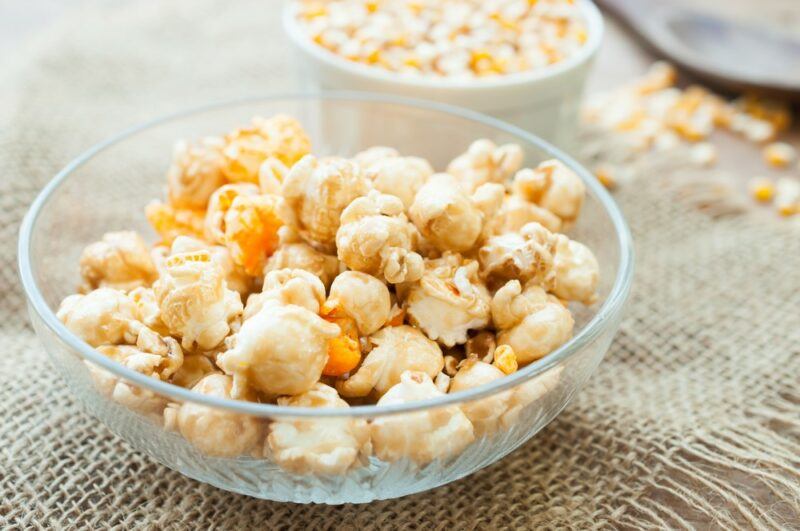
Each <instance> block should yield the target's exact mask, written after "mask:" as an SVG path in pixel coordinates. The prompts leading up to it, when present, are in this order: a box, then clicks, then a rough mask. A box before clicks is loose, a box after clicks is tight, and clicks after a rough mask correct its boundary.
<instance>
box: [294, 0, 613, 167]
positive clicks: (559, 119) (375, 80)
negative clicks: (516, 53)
mask: <svg viewBox="0 0 800 531" xmlns="http://www.w3.org/2000/svg"><path fill="white" fill-rule="evenodd" d="M578 4H579V5H580V8H581V11H582V12H583V16H584V18H585V21H586V26H587V33H588V39H587V41H586V43H585V44H584V45H583V47H581V49H580V50H579V51H578V52H577V53H576V54H574V55H572V56H571V57H568V58H567V59H565V60H563V61H560V62H558V63H555V64H553V65H550V66H547V67H544V68H539V69H535V70H531V71H529V72H520V73H515V74H508V75H504V76H495V77H491V78H481V79H476V80H466V81H465V80H448V79H446V78H434V77H425V76H412V75H407V74H399V73H396V72H392V71H390V70H386V69H383V68H379V67H372V66H367V65H364V64H361V63H357V62H354V61H348V60H347V59H345V58H343V57H341V56H339V55H337V54H335V53H333V52H331V51H329V50H327V49H325V48H323V47H322V46H319V45H318V44H315V43H314V42H313V41H312V40H311V39H310V38H309V36H308V34H307V33H306V32H305V30H304V29H303V27H302V26H301V25H300V24H299V23H298V21H297V17H296V10H297V6H298V4H297V3H296V2H289V3H287V4H286V7H285V8H284V12H283V26H284V29H285V31H286V33H287V34H288V36H289V38H290V40H291V41H292V43H293V44H294V46H295V48H296V50H297V51H298V54H299V56H300V60H299V61H298V64H299V66H300V74H301V76H302V77H303V82H304V83H303V86H305V87H309V88H311V89H314V90H321V89H338V90H359V91H370V92H383V93H389V94H396V95H400V96H408V97H413V98H419V99H427V100H434V101H439V102H442V103H448V104H450V105H458V106H460V107H466V108H468V109H472V110H475V111H479V112H482V113H486V114H490V115H492V116H495V117H497V118H500V119H501V120H505V121H507V122H510V123H513V124H515V125H517V126H519V127H521V128H523V129H526V130H527V131H530V132H532V133H534V134H536V135H538V136H540V137H542V138H544V139H545V140H548V141H550V142H552V143H553V144H555V145H556V146H558V147H560V148H562V149H565V150H567V151H570V150H571V148H572V147H573V146H572V144H573V140H574V136H575V131H576V128H577V123H578V107H579V104H580V99H581V94H582V93H583V89H584V86H585V84H586V78H587V75H588V73H589V68H590V66H591V64H592V61H593V59H594V57H595V56H596V55H597V51H598V49H599V47H600V43H601V41H602V37H603V17H602V15H601V14H600V12H599V11H598V10H597V8H596V7H595V5H594V4H593V3H592V2H590V1H589V0H578Z"/></svg>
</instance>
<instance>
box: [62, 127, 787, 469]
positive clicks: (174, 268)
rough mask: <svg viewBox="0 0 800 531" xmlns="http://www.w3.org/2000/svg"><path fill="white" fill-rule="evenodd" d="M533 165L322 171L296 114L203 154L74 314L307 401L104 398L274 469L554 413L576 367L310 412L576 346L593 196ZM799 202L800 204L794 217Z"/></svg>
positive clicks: (203, 386)
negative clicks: (578, 227)
mask: <svg viewBox="0 0 800 531" xmlns="http://www.w3.org/2000/svg"><path fill="white" fill-rule="evenodd" d="M461 149H463V146H458V147H457V149H454V150H453V152H454V153H458V152H459V151H460V150H461ZM344 155H348V154H344ZM523 162H524V161H523V152H522V149H521V148H520V146H518V145H515V144H503V145H497V144H495V143H494V142H492V141H490V140H488V139H482V140H478V141H476V142H474V143H472V144H471V145H470V146H469V147H468V148H467V149H466V151H463V152H462V154H460V155H457V156H456V157H455V158H454V159H453V160H452V162H450V163H449V164H447V165H444V167H445V168H446V169H447V170H446V172H440V173H436V171H435V170H434V168H433V167H432V166H431V164H430V163H429V162H428V161H426V160H425V159H423V158H420V157H416V156H413V155H405V154H404V155H401V154H400V152H399V151H397V150H396V149H394V148H392V147H386V146H376V147H371V148H369V149H366V150H364V151H361V152H358V153H356V154H355V155H353V154H349V156H340V157H320V158H317V157H316V156H315V155H313V154H311V146H310V140H309V138H308V136H307V135H306V134H305V132H303V131H302V129H301V128H300V125H299V123H298V122H296V121H295V120H293V119H292V118H289V117H286V116H279V117H275V118H255V119H253V121H252V122H251V123H250V124H249V125H247V126H245V127H242V128H240V129H237V130H235V131H234V132H232V133H229V134H227V135H222V136H219V137H209V138H206V139H203V140H201V141H199V142H196V143H186V142H181V143H179V144H178V146H177V147H176V150H175V155H174V158H173V161H172V164H171V165H170V167H169V168H168V169H167V182H168V186H167V194H166V198H165V200H164V201H159V200H155V201H153V202H151V203H150V204H149V205H148V206H147V207H146V209H145V214H146V217H147V219H148V220H149V221H150V222H151V225H152V226H153V229H154V231H155V233H156V235H157V237H156V239H155V241H154V242H153V243H152V244H148V243H146V242H147V240H146V239H145V238H144V237H143V236H140V235H139V234H137V233H135V232H128V231H113V232H109V233H107V234H105V235H103V236H102V237H101V238H100V239H99V241H97V242H95V243H91V244H89V245H88V246H87V247H86V249H85V250H84V252H83V254H82V255H81V259H80V273H81V283H80V286H79V294H76V295H70V296H68V297H66V298H65V299H64V300H63V301H62V303H61V306H60V308H59V310H58V318H59V319H60V320H61V321H62V322H63V323H64V325H65V326H66V327H67V328H68V329H69V330H70V331H72V332H73V333H74V334H75V335H77V336H78V337H79V338H81V339H82V340H83V341H85V342H86V343H88V344H89V345H90V346H92V347H94V348H95V349H96V350H97V351H98V352H99V353H100V354H101V355H103V356H105V357H107V358H108V359H109V360H111V361H112V362H114V363H117V364H119V365H121V366H123V367H126V368H127V369H129V370H132V371H135V372H137V373H140V374H141V375H143V376H145V377H147V378H152V379H153V381H159V382H166V383H169V384H172V385H176V386H180V387H183V388H186V389H191V390H192V391H193V392H195V393H197V394H198V395H204V396H206V397H212V398H214V399H223V400H239V401H248V402H259V403H270V404H276V405H278V406H281V407H285V409H286V414H285V415H276V416H275V418H272V419H267V418H258V417H252V416H248V415H243V414H239V413H236V412H235V411H232V410H230V409H225V408H214V407H210V406H207V405H203V404H201V403H199V402H193V401H191V400H190V401H186V402H184V403H175V402H170V401H169V400H168V399H167V398H166V397H164V396H161V395H159V394H158V393H155V392H153V391H150V390H149V389H145V388H140V387H139V386H137V385H134V384H133V383H131V382H129V381H127V380H126V379H124V378H122V377H119V376H117V375H115V374H112V373H111V372H109V371H107V370H105V369H101V368H100V367H98V366H95V365H94V364H92V363H90V362H87V366H88V369H89V372H90V375H91V377H92V380H93V381H94V383H95V386H96V388H97V389H98V391H99V392H100V393H102V394H103V395H104V396H106V397H108V398H109V399H110V400H112V401H114V402H115V403H116V404H118V405H120V406H124V407H126V408H128V409H130V410H131V411H134V412H136V413H137V414H140V415H143V416H145V417H147V418H148V419H152V420H155V421H156V422H159V423H162V424H163V425H164V426H165V428H166V429H169V430H172V431H174V432H175V433H177V434H179V435H180V436H182V437H183V439H185V440H186V441H188V443H190V444H192V445H193V446H194V447H195V448H196V449H197V450H198V451H199V452H201V453H203V454H206V455H210V456H216V457H223V458H227V457H230V458H232V457H237V456H240V455H253V456H256V457H259V458H264V459H270V460H272V461H274V462H275V463H276V464H278V465H279V466H281V467H283V468H285V469H287V470H289V471H291V472H294V473H300V474H347V473H350V471H352V470H353V469H355V468H358V467H360V466H364V465H365V464H367V463H369V462H370V461H371V460H374V459H379V460H383V461H397V460H407V461H409V462H410V463H411V464H414V465H424V464H426V463H428V462H430V461H433V460H437V459H447V458H449V457H452V456H455V455H457V454H458V453H460V452H461V451H462V450H464V449H465V448H466V447H467V446H469V445H470V444H471V443H472V441H473V440H474V439H475V438H476V437H492V436H494V435H495V434H496V433H497V432H499V431H502V430H504V429H508V428H509V427H510V426H511V425H513V423H514V422H516V421H517V419H519V418H521V417H522V415H523V414H524V413H525V412H526V411H528V410H529V409H531V408H533V407H534V406H535V405H536V404H538V403H539V402H540V401H542V400H544V398H545V397H546V395H547V394H548V393H549V392H551V391H552V390H553V389H555V388H556V384H557V383H558V381H559V379H560V367H556V368H555V369H558V371H559V372H554V371H555V369H552V370H550V371H548V373H545V374H544V375H540V376H539V377H538V378H537V379H536V380H531V381H524V382H522V383H521V384H520V385H518V386H517V387H515V388H511V389H507V390H504V391H502V392H499V393H494V394H491V395H488V396H485V397H482V398H480V399H476V400H470V401H463V402H459V403H457V404H454V405H449V406H446V407H438V408H426V409H423V410H420V411H418V412H413V413H403V414H399V415H394V416H381V415H377V416H375V417H371V418H369V419H367V418H364V419H361V418H359V417H353V416H342V417H326V416H325V413H321V415H322V416H313V415H312V416H303V415H300V416H292V414H291V409H292V408H297V407H302V408H320V411H321V412H323V411H330V410H331V409H333V410H338V411H342V410H346V409H347V408H349V407H351V406H357V405H358V406H360V405H365V404H378V405H391V404H408V403H412V402H414V401H416V400H428V399H436V398H437V397H441V396H443V395H445V394H452V393H462V392H469V391H470V390H473V389H476V388H478V387H480V386H484V385H491V384H492V382H496V381H497V380H500V379H502V378H504V377H505V376H506V375H509V374H512V373H514V372H516V371H517V370H519V369H520V368H521V367H524V366H525V365H527V364H530V363H532V362H534V361H535V360H537V359H539V358H542V357H544V356H546V355H548V354H549V353H551V352H552V351H554V350H556V349H557V348H558V347H560V346H561V345H563V344H564V343H566V342H567V341H569V339H570V338H571V337H572V332H573V327H574V320H573V318H572V314H571V312H570V309H569V308H568V307H567V306H566V304H567V303H568V302H569V301H574V302H575V303H582V304H593V303H594V302H595V301H596V300H597V299H598V298H599V295H598V293H597V291H598V282H599V278H600V272H599V266H598V262H597V259H596V258H595V256H594V254H593V253H592V252H591V250H590V249H589V248H588V247H587V246H585V245H583V244H582V243H579V242H578V241H575V240H572V239H570V238H569V237H568V236H566V235H565V234H562V233H561V232H560V231H561V230H562V229H563V227H565V226H569V225H571V224H574V223H575V221H576V219H577V216H578V215H579V212H580V210H581V207H582V204H583V200H584V195H585V187H584V186H583V183H582V182H581V181H580V179H579V178H578V177H577V176H576V175H575V174H574V173H572V171H571V170H570V169H569V168H568V167H566V166H564V165H562V164H560V163H558V162H555V161H547V162H543V163H541V164H539V165H538V166H537V167H536V168H533V169H529V168H524V167H523ZM796 196H797V194H795V190H794V189H791V187H788V186H786V185H782V187H781V188H780V190H779V197H780V200H781V201H783V202H785V203H786V204H787V205H795V204H796ZM787 208H790V206H787ZM791 208H794V207H793V206H792V207H791Z"/></svg>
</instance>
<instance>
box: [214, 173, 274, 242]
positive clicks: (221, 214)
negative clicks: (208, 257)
mask: <svg viewBox="0 0 800 531" xmlns="http://www.w3.org/2000/svg"><path fill="white" fill-rule="evenodd" d="M259 193H260V190H259V189H258V186H256V185H254V184H252V183H236V184H226V185H224V186H220V187H219V188H217V189H216V190H215V191H214V193H212V194H211V198H210V199H209V201H208V208H207V209H206V214H205V219H204V220H203V238H204V239H206V240H208V241H210V242H213V243H218V244H221V245H224V244H225V226H226V225H225V214H226V213H227V212H228V210H229V209H230V208H231V205H233V200H234V199H236V198H237V197H239V196H254V195H258V194H259Z"/></svg>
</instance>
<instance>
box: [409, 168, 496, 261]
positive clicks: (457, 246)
mask: <svg viewBox="0 0 800 531" xmlns="http://www.w3.org/2000/svg"><path fill="white" fill-rule="evenodd" d="M408 215H409V217H410V218H411V221H413V222H414V225H416V227H417V229H419V232H420V233H421V234H422V235H423V236H424V237H425V238H426V239H427V240H428V241H429V242H430V243H431V244H432V245H434V246H435V247H436V248H437V249H439V250H441V251H458V252H462V251H468V250H469V249H471V248H472V247H473V246H474V245H475V243H476V242H477V241H478V237H479V236H480V234H481V229H482V227H483V217H484V216H483V212H482V211H481V210H480V209H479V208H478V207H477V206H476V205H475V203H473V201H472V199H471V198H470V197H469V196H468V195H467V194H466V193H465V192H464V191H463V190H462V189H461V187H460V186H459V182H458V180H457V179H456V178H455V177H453V176H452V175H448V174H446V173H437V174H435V175H433V176H432V177H431V178H430V179H428V182H427V183H426V184H425V185H424V186H423V187H422V188H420V189H419V191H418V192H417V194H416V196H415V197H414V203H413V204H412V205H411V208H410V209H409V211H408Z"/></svg>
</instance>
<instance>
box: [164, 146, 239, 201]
mask: <svg viewBox="0 0 800 531" xmlns="http://www.w3.org/2000/svg"><path fill="white" fill-rule="evenodd" d="M223 145H224V144H223V141H222V139H221V138H216V137H208V138H204V139H202V140H201V141H200V142H199V143H197V144H195V145H193V144H190V143H189V142H186V141H184V140H181V141H179V142H177V143H176V144H175V148H174V150H173V153H172V164H171V165H170V167H169V170H168V171H167V198H168V199H169V204H170V205H172V206H174V207H175V208H189V209H202V208H205V207H206V205H207V204H208V200H209V198H210V197H211V194H212V193H214V190H216V189H217V188H219V187H220V186H222V185H223V184H225V175H223V173H222V166H223V161H224V159H223V156H222V147H223Z"/></svg>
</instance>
